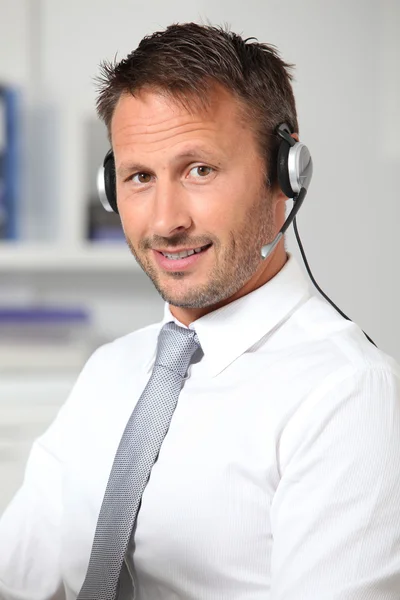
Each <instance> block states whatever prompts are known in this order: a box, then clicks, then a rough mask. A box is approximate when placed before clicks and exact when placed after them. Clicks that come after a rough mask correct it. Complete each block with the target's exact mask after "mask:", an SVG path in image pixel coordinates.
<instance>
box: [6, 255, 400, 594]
mask: <svg viewBox="0 0 400 600" xmlns="http://www.w3.org/2000/svg"><path fill="white" fill-rule="evenodd" d="M167 320H171V315H170V313H169V310H168V307H166V311H165V318H164V320H163V322H162V323H158V324H155V325H151V326H148V327H145V328H143V329H141V330H139V331H136V332H134V333H131V334H129V335H127V336H125V337H123V338H120V339H118V340H116V341H115V342H113V343H110V344H107V345H105V346H103V347H101V348H100V349H99V350H97V351H96V352H95V353H94V355H93V356H92V357H91V358H90V359H89V361H88V363H87V364H86V366H85V368H84V369H83V371H82V373H81V374H80V376H79V378H78V380H77V382H76V385H75V387H74V389H73V391H72V393H71V395H70V397H69V398H68V400H67V402H66V404H65V405H64V406H63V408H62V409H61V411H60V412H59V414H58V417H57V418H56V420H55V422H54V423H53V424H52V425H51V426H50V428H49V429H48V430H47V432H46V433H45V434H44V435H43V436H42V437H41V438H39V439H38V440H37V441H36V442H35V444H34V446H33V449H32V452H31V455H30V458H29V461H28V465H27V469H26V476H25V479H24V483H23V485H22V487H21V489H20V490H19V492H18V493H17V495H16V496H15V498H14V499H13V501H12V502H11V504H10V506H9V507H8V509H7V510H6V512H5V514H4V515H3V518H2V520H1V523H0V598H1V599H2V600H61V599H62V600H64V599H66V600H73V599H75V598H76V596H77V593H78V591H79V589H80V587H81V585H82V582H83V580H84V577H85V573H86V569H87V566H88V561H89V556H90V551H91V546H92V542H93V537H94V531H95V527H96V522H97V518H98V515H99V511H100V506H101V502H102V499H103V494H104V491H105V488H106V485H107V480H108V476H109V473H110V469H111V466H112V462H113V459H114V456H115V453H116V450H117V447H118V444H119V441H120V438H121V435H122V433H123V430H124V428H125V424H126V422H127V420H128V418H129V416H130V414H131V412H132V410H133V408H134V406H135V403H136V402H137V400H138V398H139V397H140V395H141V392H142V391H143V389H144V387H145V385H146V383H147V380H148V379H149V376H150V373H151V368H152V364H153V361H154V355H155V348H156V341H157V336H158V332H159V330H160V327H161V326H162V324H163V323H164V322H165V321H167ZM190 327H191V328H194V329H195V330H196V332H197V334H198V337H199V340H200V343H201V346H202V350H203V352H204V356H202V357H200V356H198V357H197V362H194V363H193V364H192V365H191V367H190V369H189V372H188V376H187V378H186V380H185V384H184V387H183V389H182V392H181V395H180V397H179V401H178V405H177V408H176V410H175V413H174V415H173V418H172V422H171V426H170V429H169V431H168V434H167V436H166V438H165V440H164V442H163V445H162V448H161V451H160V455H159V458H158V461H157V462H156V463H155V465H154V467H153V469H152V472H151V477H150V480H149V483H148V485H147V487H146V489H145V492H144V495H143V500H142V505H141V509H140V512H139V516H138V521H137V528H136V533H135V537H134V542H132V544H131V547H130V551H129V556H128V566H129V567H130V570H131V572H132V573H133V576H134V578H135V582H136V594H135V598H137V599H138V600H177V599H182V600H399V598H400V372H399V367H398V366H397V365H396V364H395V362H394V361H393V360H392V359H391V358H389V357H388V356H386V355H385V354H384V353H383V352H381V351H380V350H377V349H376V348H375V347H373V346H372V344H370V343H369V342H368V341H367V340H366V338H365V337H364V335H363V333H362V332H361V330H360V329H359V328H358V327H357V325H355V324H354V323H351V322H348V321H346V320H344V319H343V318H342V317H340V316H339V315H338V314H337V313H336V311H335V310H334V309H333V308H331V307H330V306H329V305H328V304H327V303H325V301H323V300H321V299H319V298H316V297H312V296H311V295H310V293H309V290H308V285H307V282H306V280H305V279H304V277H303V274H302V272H301V270H300V268H299V266H298V265H297V263H296V262H295V260H294V259H293V258H290V259H289V260H288V262H287V263H286V265H285V267H284V268H283V269H282V270H281V271H280V272H279V273H278V275H276V276H275V277H274V278H273V279H272V280H271V281H269V282H268V283H267V284H266V285H264V286H262V287H260V288H259V289H257V290H255V291H254V292H252V293H250V294H248V295H247V296H244V297H242V298H240V299H239V300H236V301H235V302H232V303H231V304H228V305H227V306H225V307H223V308H221V309H219V310H216V311H214V312H212V313H210V314H208V315H206V316H204V317H202V318H200V319H198V320H197V321H195V322H194V323H193V324H192V325H191V326H190Z"/></svg>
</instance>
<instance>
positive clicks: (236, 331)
mask: <svg viewBox="0 0 400 600" xmlns="http://www.w3.org/2000/svg"><path fill="white" fill-rule="evenodd" d="M309 297H310V292H309V288H308V282H307V280H306V279H305V277H304V275H303V273H302V271H301V269H300V266H299V264H298V263H297V261H296V260H295V258H294V257H293V256H292V255H288V260H287V261H286V263H285V265H284V266H283V268H282V269H281V270H280V271H279V273H277V275H275V277H273V278H272V279H270V281H268V282H267V283H265V284H264V285H263V286H261V287H259V288H258V289H256V290H254V291H253V292H251V293H249V294H247V295H246V296H242V297H241V298H239V299H238V300H235V301H233V302H230V303H229V304H227V305H225V306H223V307H221V308H219V309H217V310H215V311H212V312H210V313H208V314H207V315H204V316H203V317H201V318H200V319H197V320H196V321H193V323H191V324H190V325H189V329H193V330H195V331H196V333H197V336H198V338H199V341H200V344H201V347H202V350H203V352H204V356H205V358H206V359H207V363H208V364H209V370H208V372H209V374H210V376H211V377H214V376H216V375H218V374H219V373H220V372H221V371H223V370H224V369H225V368H226V367H227V366H228V365H230V364H231V363H232V362H233V361H234V360H235V359H236V358H238V357H239V356H240V355H241V354H243V353H244V352H246V350H248V349H249V348H251V347H252V346H254V344H255V343H256V342H258V341H259V340H261V338H263V337H265V336H266V335H267V334H269V333H271V332H272V330H274V329H276V327H277V326H279V324H280V323H282V321H284V320H285V319H286V318H287V317H288V315H289V314H290V313H291V312H292V311H293V310H294V309H295V308H296V307H297V306H298V305H299V303H300V302H302V301H304V300H306V299H307V298H309ZM170 321H173V322H175V323H177V325H179V326H181V327H185V325H183V324H182V323H180V322H179V321H178V320H177V319H175V317H174V316H173V315H172V314H171V311H170V308H169V305H168V303H166V304H165V307H164V318H163V320H162V321H161V323H160V329H161V327H162V326H163V325H165V323H168V322H170ZM154 358H155V352H154V354H153V356H152V357H151V359H150V360H149V361H148V363H147V365H146V366H147V369H148V370H150V369H151V368H152V365H153V363H154Z"/></svg>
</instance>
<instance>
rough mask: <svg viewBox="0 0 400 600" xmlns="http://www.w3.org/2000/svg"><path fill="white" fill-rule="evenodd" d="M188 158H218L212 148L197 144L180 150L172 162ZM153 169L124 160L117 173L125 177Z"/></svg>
mask: <svg viewBox="0 0 400 600" xmlns="http://www.w3.org/2000/svg"><path fill="white" fill-rule="evenodd" d="M188 158H190V159H198V160H214V161H216V160H217V157H216V154H215V152H213V151H212V150H208V149H205V148H202V147H200V146H198V147H197V146H195V147H193V148H188V149H186V150H182V152H179V154H177V155H176V156H174V158H173V160H172V162H173V163H177V162H180V161H181V160H184V159H188ZM151 171H152V169H150V168H149V166H148V165H145V164H144V163H139V162H134V161H132V162H130V161H124V162H122V163H121V164H120V165H119V167H118V169H117V174H118V176H119V177H121V178H124V177H126V176H128V175H130V174H132V173H149V172H151Z"/></svg>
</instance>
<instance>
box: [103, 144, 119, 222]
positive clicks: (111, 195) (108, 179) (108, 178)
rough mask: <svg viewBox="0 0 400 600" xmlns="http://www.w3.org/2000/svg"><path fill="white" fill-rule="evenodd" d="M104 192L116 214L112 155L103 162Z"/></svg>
mask: <svg viewBox="0 0 400 600" xmlns="http://www.w3.org/2000/svg"><path fill="white" fill-rule="evenodd" d="M104 191H105V193H106V196H107V200H108V202H109V204H110V206H111V208H112V209H113V211H114V212H116V213H117V214H118V207H117V190H116V179H115V162H114V156H113V155H112V154H110V155H109V157H107V159H106V160H105V162H104Z"/></svg>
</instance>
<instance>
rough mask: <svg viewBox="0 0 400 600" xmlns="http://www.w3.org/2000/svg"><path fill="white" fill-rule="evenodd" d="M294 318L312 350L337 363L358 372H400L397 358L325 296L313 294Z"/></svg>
mask: <svg viewBox="0 0 400 600" xmlns="http://www.w3.org/2000/svg"><path fill="white" fill-rule="evenodd" d="M294 320H295V323H296V326H298V327H300V328H301V329H302V335H303V336H304V339H305V340H306V341H307V346H308V348H309V349H310V352H311V353H313V352H316V353H318V355H319V356H320V357H322V356H324V355H325V358H326V359H327V358H328V357H330V358H331V359H332V362H333V363H336V364H337V365H338V366H339V365H340V366H341V367H347V368H348V369H350V370H353V371H354V372H356V371H361V370H365V369H366V370H369V369H387V370H389V371H392V372H393V373H396V374H397V376H399V373H400V368H399V365H398V363H397V362H396V361H395V359H394V358H393V357H392V356H389V355H388V354H386V353H385V352H384V351H383V350H382V349H380V348H378V347H376V346H374V345H373V344H372V343H371V342H370V341H369V340H368V338H367V337H366V335H365V334H364V332H363V330H362V329H361V327H360V326H359V325H358V324H357V323H355V322H353V321H351V320H347V319H345V318H344V317H343V316H342V315H340V314H339V313H338V312H337V311H336V310H335V309H334V308H333V307H332V306H331V305H330V304H328V302H326V301H325V300H323V299H322V298H319V297H317V296H312V297H311V298H310V299H309V300H308V302H306V303H305V304H304V305H303V307H302V308H301V309H300V310H299V311H297V313H295V319H294Z"/></svg>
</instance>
